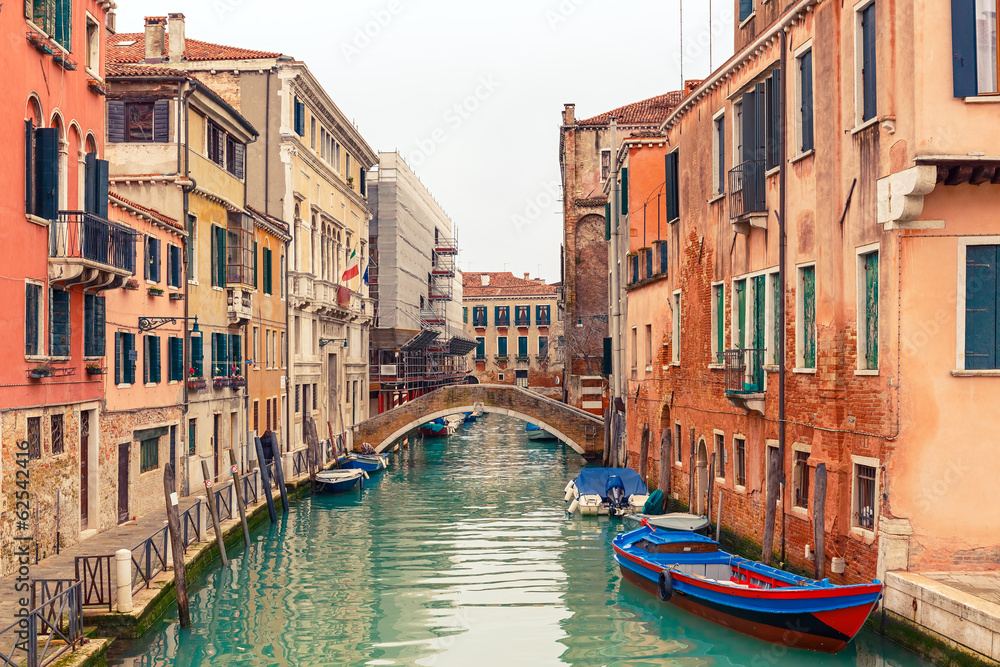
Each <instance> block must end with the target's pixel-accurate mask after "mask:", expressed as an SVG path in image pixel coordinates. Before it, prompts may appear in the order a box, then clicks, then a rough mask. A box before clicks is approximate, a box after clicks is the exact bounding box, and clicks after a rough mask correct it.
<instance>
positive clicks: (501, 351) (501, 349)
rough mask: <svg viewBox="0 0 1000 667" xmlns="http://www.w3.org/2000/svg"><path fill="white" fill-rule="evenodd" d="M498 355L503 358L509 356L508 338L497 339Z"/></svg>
mask: <svg viewBox="0 0 1000 667" xmlns="http://www.w3.org/2000/svg"><path fill="white" fill-rule="evenodd" d="M497 354H498V355H499V356H501V357H506V356H507V336H500V337H499V338H497Z"/></svg>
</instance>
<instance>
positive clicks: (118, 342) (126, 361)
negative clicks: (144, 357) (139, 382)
mask: <svg viewBox="0 0 1000 667" xmlns="http://www.w3.org/2000/svg"><path fill="white" fill-rule="evenodd" d="M137 356H138V355H137V353H136V349H135V334H131V333H127V332H123V331H118V332H116V333H115V384H116V385H119V384H135V362H136V358H137Z"/></svg>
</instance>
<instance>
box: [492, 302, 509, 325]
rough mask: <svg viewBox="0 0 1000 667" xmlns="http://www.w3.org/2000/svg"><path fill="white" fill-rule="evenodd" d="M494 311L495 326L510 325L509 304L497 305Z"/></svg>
mask: <svg viewBox="0 0 1000 667" xmlns="http://www.w3.org/2000/svg"><path fill="white" fill-rule="evenodd" d="M495 311H496V312H495V313H494V318H495V320H496V326H498V327H507V326H510V306H497V307H496V308H495Z"/></svg>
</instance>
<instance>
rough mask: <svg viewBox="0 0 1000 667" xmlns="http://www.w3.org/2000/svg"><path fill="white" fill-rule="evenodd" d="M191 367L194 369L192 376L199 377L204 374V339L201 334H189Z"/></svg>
mask: <svg viewBox="0 0 1000 667" xmlns="http://www.w3.org/2000/svg"><path fill="white" fill-rule="evenodd" d="M190 350H191V368H193V369H194V377H197V378H200V377H203V376H204V375H205V341H204V339H203V338H202V337H201V336H191V347H190Z"/></svg>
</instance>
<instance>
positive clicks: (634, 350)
mask: <svg viewBox="0 0 1000 667" xmlns="http://www.w3.org/2000/svg"><path fill="white" fill-rule="evenodd" d="M631 338H632V340H631V343H632V344H631V345H630V346H629V353H630V355H631V357H632V358H631V359H630V360H629V361H630V362H631V363H630V364H629V367H630V368H631V369H632V372H633V373H635V372H636V371H637V370H638V368H639V327H632V336H631Z"/></svg>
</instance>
